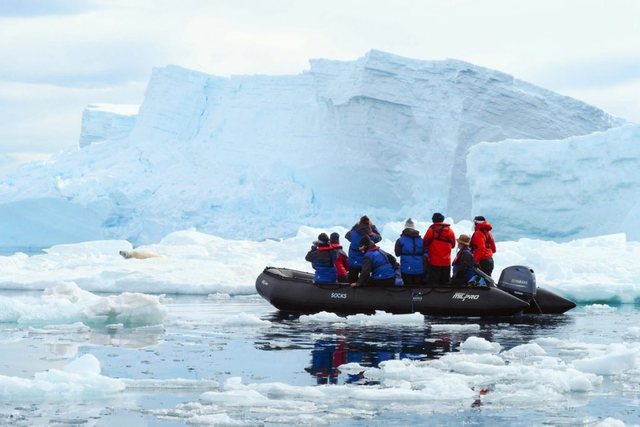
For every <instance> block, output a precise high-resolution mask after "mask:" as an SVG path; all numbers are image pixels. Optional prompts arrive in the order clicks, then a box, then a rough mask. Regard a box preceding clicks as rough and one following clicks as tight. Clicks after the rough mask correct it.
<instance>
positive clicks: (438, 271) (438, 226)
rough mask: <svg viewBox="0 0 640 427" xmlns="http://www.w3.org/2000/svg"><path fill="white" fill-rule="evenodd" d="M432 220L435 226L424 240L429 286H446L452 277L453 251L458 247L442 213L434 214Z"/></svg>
mask: <svg viewBox="0 0 640 427" xmlns="http://www.w3.org/2000/svg"><path fill="white" fill-rule="evenodd" d="M431 220H432V221H433V224H431V226H429V228H428V229H427V232H426V233H425V234H424V238H423V242H424V249H425V252H427V255H428V257H429V261H428V263H429V265H428V269H429V273H428V274H429V285H430V286H446V285H448V284H449V280H450V277H451V250H452V249H453V248H455V247H456V236H455V234H454V232H453V230H452V229H451V227H450V226H449V224H446V223H445V222H444V215H442V214H441V213H439V212H436V213H434V214H433V216H432V217H431Z"/></svg>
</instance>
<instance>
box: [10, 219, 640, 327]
mask: <svg viewBox="0 0 640 427" xmlns="http://www.w3.org/2000/svg"><path fill="white" fill-rule="evenodd" d="M416 222H417V226H418V228H419V229H420V230H424V229H426V227H427V225H428V223H427V222H425V221H421V220H417V219H416ZM381 228H382V231H381V232H382V235H383V241H382V244H381V246H382V247H383V248H384V249H386V250H388V251H390V252H393V246H394V243H395V239H396V238H397V237H398V236H399V234H400V231H401V230H402V228H403V223H402V222H399V223H388V224H386V225H384V226H383V227H381ZM453 228H454V230H455V232H456V234H461V233H470V231H471V223H470V222H469V221H462V222H460V223H458V224H454V225H453ZM321 231H326V232H332V231H336V232H338V233H340V235H344V234H345V233H346V231H347V229H345V228H342V227H332V228H329V229H316V228H311V227H301V228H300V229H299V230H298V233H297V234H296V236H294V237H291V238H288V239H279V240H264V241H260V242H257V241H251V240H227V239H222V238H220V237H217V236H212V235H208V234H204V233H200V232H197V231H195V230H184V231H179V232H175V233H171V234H169V235H167V236H166V237H165V238H164V239H162V240H161V241H160V242H159V243H157V244H154V245H147V246H141V247H139V248H137V249H138V250H142V251H145V252H150V253H152V254H155V255H158V257H154V258H148V259H124V258H122V257H121V256H120V255H119V254H118V251H120V250H132V249H133V246H132V245H131V243H129V242H127V241H124V240H116V241H95V242H84V243H78V244H70V245H59V246H53V247H51V248H49V249H47V250H46V253H44V254H40V255H32V256H27V255H25V254H22V253H17V254H14V255H12V256H4V257H3V256H0V271H2V272H3V275H2V277H0V289H33V290H42V289H45V288H48V287H53V286H57V285H59V284H60V283H74V284H75V285H77V286H78V287H79V288H81V289H83V290H86V291H91V292H96V291H100V292H114V293H122V292H128V291H135V292H142V293H147V294H165V293H192V294H215V293H219V294H220V296H216V297H228V295H248V294H255V279H256V277H257V276H258V275H259V274H260V272H262V270H263V269H264V267H265V266H283V267H290V268H294V269H298V270H304V271H312V269H311V266H310V264H309V263H308V262H306V261H305V260H304V255H305V254H306V252H307V251H308V250H309V245H310V243H311V242H312V241H314V240H315V239H316V238H317V235H318V234H319V233H320V232H321ZM343 243H344V245H345V247H346V246H347V244H348V242H343ZM603 254H606V256H603ZM638 259H640V243H638V242H630V241H627V240H626V238H625V236H624V235H623V234H614V235H608V236H601V237H593V238H587V239H579V240H574V241H571V242H567V243H555V242H550V241H544V240H533V239H520V240H518V241H504V242H498V252H497V253H496V254H495V262H496V270H495V274H494V276H495V278H496V279H497V278H498V276H499V274H500V271H501V270H502V269H503V268H505V267H507V266H510V265H526V266H529V267H531V268H532V269H533V270H534V271H535V274H536V279H537V282H538V285H539V286H541V287H544V288H546V289H549V290H552V291H554V292H558V293H560V294H561V295H563V296H565V297H568V298H570V299H573V300H576V301H578V302H589V303H594V302H598V303H599V304H604V303H608V304H614V305H615V304H619V303H634V302H636V301H638V300H639V299H640V280H639V279H638V278H640V263H638V262H637V260H638ZM125 295H127V296H125V297H123V298H126V299H131V298H133V297H131V296H128V294H125ZM113 303H115V304H117V305H119V306H120V307H124V306H126V305H127V303H126V302H123V301H121V302H110V304H113ZM136 304H139V305H144V304H143V302H142V301H136ZM155 304H156V303H155V302H152V303H150V310H151V311H150V312H149V313H144V312H143V313H142V318H143V319H147V321H148V319H149V318H154V316H156V315H154V314H152V312H155V310H156V306H155ZM613 309H615V307H609V306H606V307H605V306H601V305H593V306H591V307H589V308H588V311H589V312H590V313H591V314H594V315H602V314H606V312H607V311H611V310H613ZM9 312H11V310H10V311H9ZM9 312H7V313H5V314H4V316H9V317H11V315H10V314H8V313H9ZM20 316H21V315H14V316H13V318H14V319H17V318H19V317H20ZM73 316H74V315H72V316H70V317H73ZM120 316H121V317H127V316H133V314H129V315H124V314H122V315H120ZM158 319H159V317H158ZM303 319H308V320H309V321H322V320H323V317H322V315H315V316H311V317H308V318H306V317H305V318H303ZM394 319H398V321H401V322H404V321H405V320H400V319H404V318H395V317H394ZM134 320H135V319H133V318H131V319H130V320H129V321H134ZM325 320H327V319H325ZM328 320H329V321H333V320H335V319H334V318H333V317H331V319H328ZM143 321H144V320H143ZM238 321H239V322H240V323H242V322H243V320H241V319H238ZM244 321H248V322H252V320H251V319H244ZM342 321H344V319H342ZM353 321H356V320H353ZM367 321H370V320H367ZM387 321H388V320H385V322H387ZM411 322H413V320H412V319H409V323H411Z"/></svg>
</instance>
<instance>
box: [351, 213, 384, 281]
mask: <svg viewBox="0 0 640 427" xmlns="http://www.w3.org/2000/svg"><path fill="white" fill-rule="evenodd" d="M365 236H367V237H369V239H371V241H372V242H373V243H378V242H379V241H380V240H382V237H380V233H379V232H378V229H377V228H376V226H375V225H374V224H373V222H372V221H371V220H370V219H369V217H368V216H366V215H363V216H362V217H361V218H360V221H358V223H357V224H355V225H354V226H353V227H351V230H349V231H347V234H345V236H344V237H345V239H347V240H348V241H349V242H350V244H349V283H353V282H355V281H357V280H358V275H359V274H360V271H361V270H362V261H363V259H364V258H363V257H364V254H363V253H362V252H361V251H360V249H359V247H360V240H361V239H362V238H363V237H365Z"/></svg>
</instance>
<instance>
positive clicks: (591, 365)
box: [572, 344, 640, 375]
mask: <svg viewBox="0 0 640 427" xmlns="http://www.w3.org/2000/svg"><path fill="white" fill-rule="evenodd" d="M639 352H640V348H639V347H637V346H634V347H631V348H629V347H627V346H626V345H621V344H612V345H611V346H609V347H608V348H607V351H606V352H605V353H604V354H600V355H595V356H592V357H587V358H584V359H579V360H574V361H573V363H572V364H573V366H574V367H575V368H576V369H578V370H580V371H582V372H591V373H594V374H598V375H616V374H619V373H621V372H623V371H626V370H629V369H633V368H637V367H638V366H640V358H638V354H639Z"/></svg>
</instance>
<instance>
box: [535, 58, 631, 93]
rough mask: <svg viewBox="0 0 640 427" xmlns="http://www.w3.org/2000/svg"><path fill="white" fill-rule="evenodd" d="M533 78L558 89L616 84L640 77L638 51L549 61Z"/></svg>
mask: <svg viewBox="0 0 640 427" xmlns="http://www.w3.org/2000/svg"><path fill="white" fill-rule="evenodd" d="M534 78H535V79H536V80H539V81H542V82H544V83H545V84H546V85H547V86H548V87H554V88H559V89H561V90H573V89H595V88H599V87H606V86H619V85H622V84H625V83H630V82H633V81H637V80H640V54H637V55H632V56H617V57H601V56H599V57H595V58H581V59H575V60H572V61H571V62H565V63H561V64H548V65H546V66H545V68H544V69H543V70H540V71H538V72H537V73H536V75H535V77H534Z"/></svg>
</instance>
